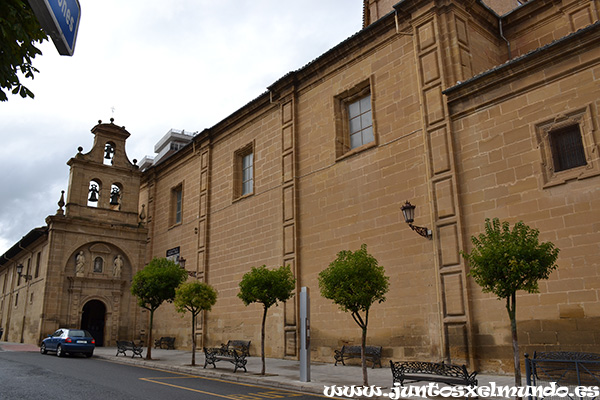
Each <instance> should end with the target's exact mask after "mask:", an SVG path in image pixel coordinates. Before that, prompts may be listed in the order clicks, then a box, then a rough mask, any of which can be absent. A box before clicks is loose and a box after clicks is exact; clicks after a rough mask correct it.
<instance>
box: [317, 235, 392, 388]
mask: <svg viewBox="0 0 600 400" xmlns="http://www.w3.org/2000/svg"><path fill="white" fill-rule="evenodd" d="M389 281H390V278H389V277H387V276H385V269H384V268H383V267H382V266H380V265H379V263H378V262H377V259H375V257H373V256H372V255H370V254H369V253H368V252H367V245H366V244H363V245H362V246H361V247H360V250H357V251H354V252H353V251H350V250H343V251H340V252H339V253H338V255H337V258H336V259H335V260H333V261H332V262H331V264H329V267H328V268H327V269H325V270H323V271H321V272H320V273H319V288H320V289H321V296H323V297H325V298H326V299H330V300H332V301H333V302H334V303H335V304H337V305H338V306H339V307H340V309H341V310H342V311H344V312H350V313H351V314H352V318H353V319H354V321H355V322H356V323H357V324H358V326H359V327H360V328H361V330H362V340H361V344H360V347H361V350H360V355H361V365H362V372H363V384H364V385H365V386H369V379H368V376H367V361H366V358H365V346H366V344H367V326H368V325H369V310H370V308H371V305H373V304H374V303H376V302H377V303H382V302H384V301H385V294H386V293H387V292H388V290H389V285H390V283H389ZM361 313H362V314H361Z"/></svg>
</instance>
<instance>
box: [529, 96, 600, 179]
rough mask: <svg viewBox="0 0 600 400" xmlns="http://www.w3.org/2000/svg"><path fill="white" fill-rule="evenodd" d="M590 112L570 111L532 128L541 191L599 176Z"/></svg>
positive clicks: (599, 166)
mask: <svg viewBox="0 0 600 400" xmlns="http://www.w3.org/2000/svg"><path fill="white" fill-rule="evenodd" d="M593 109H594V108H593V107H592V106H585V107H582V108H580V109H575V110H570V111H567V112H565V113H563V114H561V115H558V116H554V117H551V118H549V119H547V120H545V121H541V122H539V123H537V124H536V125H535V126H534V129H535V134H536V139H537V145H538V148H539V150H540V161H541V167H542V168H541V170H542V174H541V175H540V177H541V178H542V185H543V187H544V188H548V187H552V186H556V185H562V184H565V183H567V182H569V181H572V180H580V179H586V178H589V177H591V176H597V175H600V157H599V156H598V152H597V151H596V149H597V147H598V145H597V139H596V137H595V136H594V130H595V127H594V125H595V124H594V120H593Z"/></svg>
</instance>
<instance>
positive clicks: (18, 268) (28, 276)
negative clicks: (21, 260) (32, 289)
mask: <svg viewBox="0 0 600 400" xmlns="http://www.w3.org/2000/svg"><path fill="white" fill-rule="evenodd" d="M17 274H19V278H23V279H25V282H27V281H29V280H30V279H31V275H27V274H25V275H23V264H19V265H17Z"/></svg>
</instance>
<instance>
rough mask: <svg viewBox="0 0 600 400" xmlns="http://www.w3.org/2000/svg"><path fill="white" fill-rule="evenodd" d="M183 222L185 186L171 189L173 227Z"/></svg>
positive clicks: (180, 185) (181, 185)
mask: <svg viewBox="0 0 600 400" xmlns="http://www.w3.org/2000/svg"><path fill="white" fill-rule="evenodd" d="M182 221H183V184H179V185H177V186H175V187H174V188H172V189H171V225H178V224H181V223H182Z"/></svg>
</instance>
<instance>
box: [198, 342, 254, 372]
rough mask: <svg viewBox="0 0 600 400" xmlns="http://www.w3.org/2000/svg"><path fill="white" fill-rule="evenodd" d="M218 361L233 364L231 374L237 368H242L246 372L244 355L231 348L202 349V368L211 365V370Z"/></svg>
mask: <svg viewBox="0 0 600 400" xmlns="http://www.w3.org/2000/svg"><path fill="white" fill-rule="evenodd" d="M218 361H229V362H230V363H232V364H233V372H236V371H237V370H238V368H244V372H247V371H246V363H247V362H248V360H246V354H244V353H241V352H239V351H237V350H235V349H233V348H227V347H204V368H206V366H207V365H209V364H210V365H212V366H213V368H217V366H216V364H215V363H217V362H218Z"/></svg>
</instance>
